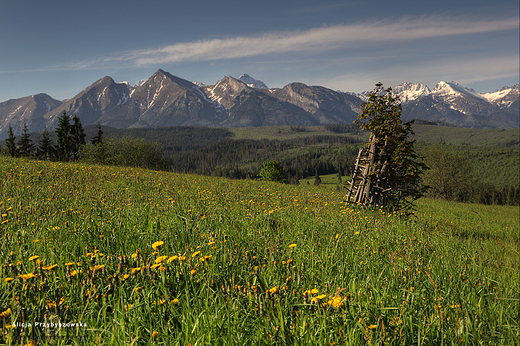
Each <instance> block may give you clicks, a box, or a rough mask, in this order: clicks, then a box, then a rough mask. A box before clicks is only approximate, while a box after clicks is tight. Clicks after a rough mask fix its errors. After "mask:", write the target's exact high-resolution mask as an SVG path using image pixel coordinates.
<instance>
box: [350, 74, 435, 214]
mask: <svg viewBox="0 0 520 346" xmlns="http://www.w3.org/2000/svg"><path fill="white" fill-rule="evenodd" d="M361 109H362V111H361V113H360V114H359V115H358V118H357V119H356V121H355V123H357V124H360V125H361V128H362V129H363V130H366V131H369V132H370V133H371V134H370V139H369V142H368V143H367V144H366V147H365V152H366V153H367V156H366V158H364V159H363V160H364V166H363V170H362V172H360V174H359V175H360V177H361V178H362V179H361V182H360V183H359V184H358V185H357V190H356V191H353V188H352V187H351V189H350V193H349V198H350V196H351V194H352V196H353V197H354V199H353V200H352V201H349V202H354V203H361V204H363V205H365V206H383V207H389V208H390V209H391V210H394V211H410V210H411V209H413V207H414V204H413V201H414V200H415V199H417V198H419V197H421V196H422V195H423V193H424V191H425V188H424V187H423V185H422V184H421V175H422V174H423V172H424V171H425V170H426V169H427V166H426V165H425V164H424V163H422V162H421V161H420V158H419V156H418V155H417V153H416V152H415V148H414V145H415V140H413V139H410V138H409V137H410V136H411V135H413V131H412V128H411V126H412V122H413V121H411V122H407V123H403V122H402V120H401V112H402V108H401V102H400V100H399V96H394V95H393V94H392V89H391V88H387V89H384V88H383V85H382V84H381V83H378V84H376V87H375V89H374V90H373V91H372V92H371V93H370V94H369V95H368V101H367V102H366V103H364V104H363V105H362V106H361ZM360 155H361V152H360ZM353 182H354V180H353ZM354 192H355V193H354Z"/></svg>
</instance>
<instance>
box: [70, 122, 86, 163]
mask: <svg viewBox="0 0 520 346" xmlns="http://www.w3.org/2000/svg"><path fill="white" fill-rule="evenodd" d="M72 120H73V121H74V124H72V125H71V127H70V135H71V136H70V137H71V142H72V143H71V144H72V148H71V150H72V156H73V157H74V159H77V158H78V151H79V147H80V146H82V145H85V132H84V131H83V125H81V120H80V119H79V117H78V116H77V115H74V116H73V117H72Z"/></svg>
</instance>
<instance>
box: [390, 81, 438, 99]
mask: <svg viewBox="0 0 520 346" xmlns="http://www.w3.org/2000/svg"><path fill="white" fill-rule="evenodd" d="M392 91H393V92H394V94H396V95H399V98H400V100H401V102H402V103H407V102H410V101H414V100H417V99H418V98H419V97H422V96H426V95H428V94H430V92H431V90H430V88H428V86H427V85H425V84H422V83H411V82H405V83H403V84H400V85H398V86H396V87H395V88H393V90H392Z"/></svg>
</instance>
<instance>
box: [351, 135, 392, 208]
mask: <svg viewBox="0 0 520 346" xmlns="http://www.w3.org/2000/svg"><path fill="white" fill-rule="evenodd" d="M369 144H370V146H367V147H363V148H361V149H359V153H358V156H357V159H356V163H355V166H354V170H353V172H352V179H351V181H350V186H349V188H348V195H347V203H356V204H362V205H365V206H369V205H372V206H374V205H381V206H386V204H387V193H388V192H389V191H390V190H391V188H389V187H388V182H387V179H386V176H385V170H386V168H387V165H388V161H387V158H385V156H386V155H384V152H385V151H384V146H381V145H378V140H377V138H376V137H375V136H374V135H373V134H372V136H371V137H370V142H369Z"/></svg>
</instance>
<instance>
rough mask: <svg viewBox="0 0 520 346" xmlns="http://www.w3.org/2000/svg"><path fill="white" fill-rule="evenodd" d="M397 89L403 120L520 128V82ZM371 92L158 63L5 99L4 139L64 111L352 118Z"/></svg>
mask: <svg viewBox="0 0 520 346" xmlns="http://www.w3.org/2000/svg"><path fill="white" fill-rule="evenodd" d="M392 90H393V92H394V94H395V95H398V96H399V97H400V100H401V102H402V105H403V114H402V118H403V119H404V120H409V119H415V118H417V119H422V120H427V121H442V122H444V123H447V124H451V125H455V126H460V127H483V128H486V127H487V128H511V127H513V128H514V127H518V126H519V119H518V109H519V101H518V97H519V96H518V95H519V93H520V87H519V85H518V84H516V85H514V86H512V87H503V88H502V89H500V90H496V91H494V92H489V93H480V94H479V93H476V92H475V91H474V90H471V89H468V88H465V87H463V86H462V85H460V84H458V83H456V82H445V81H441V82H439V83H437V85H436V86H435V88H434V89H430V88H429V87H428V86H427V85H425V84H422V83H412V82H405V83H402V84H400V85H398V86H396V87H394V88H392ZM367 94H368V92H365V93H361V94H356V93H352V92H341V91H334V90H332V89H329V88H326V87H323V86H309V85H306V84H303V83H298V82H293V83H289V84H287V85H285V86H284V87H282V88H268V87H267V86H266V85H265V83H263V82H262V81H260V80H257V79H254V78H253V77H251V76H249V75H247V74H243V75H241V76H240V77H239V78H234V77H230V76H225V77H224V78H222V79H221V80H219V81H218V82H217V83H215V84H213V85H203V84H201V83H196V82H190V81H188V80H186V79H183V78H180V77H177V76H174V75H172V74H170V73H169V72H166V71H164V70H162V69H159V70H157V71H156V72H155V73H154V74H153V75H152V76H151V77H150V78H148V79H147V80H142V81H140V82H139V83H138V84H136V85H134V86H130V85H129V84H128V83H127V82H120V83H116V82H115V81H114V80H113V79H112V78H111V77H109V76H105V77H103V78H100V79H98V80H97V81H95V82H94V83H92V84H91V85H90V86H88V87H86V88H85V89H83V90H82V91H81V92H79V93H78V94H77V95H76V96H74V97H72V98H70V99H68V100H65V101H64V102H61V101H58V100H55V99H53V98H52V97H50V96H49V95H47V94H43V93H41V94H36V95H31V96H27V97H23V98H20V99H14V100H7V101H4V102H0V139H3V138H6V137H7V129H8V126H9V125H11V126H12V128H13V132H14V133H15V135H18V134H19V133H20V132H21V129H22V128H23V125H24V123H26V124H27V126H28V128H29V131H31V132H41V131H43V129H44V128H45V127H47V128H48V129H49V130H51V129H53V128H55V127H56V126H57V120H58V118H59V115H60V114H61V113H62V112H63V111H66V112H67V113H69V114H75V115H77V116H78V117H79V118H80V119H81V121H82V123H83V125H84V126H88V125H96V124H98V123H99V124H101V125H102V126H103V125H104V126H111V127H118V128H139V127H149V128H155V127H163V126H180V125H186V126H220V127H244V126H247V127H249V126H251V127H258V126H281V125H294V126H311V125H323V124H334V123H351V122H352V121H353V120H354V119H356V117H357V114H359V112H360V111H361V105H362V103H363V102H365V101H366V99H367V98H366V96H367Z"/></svg>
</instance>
